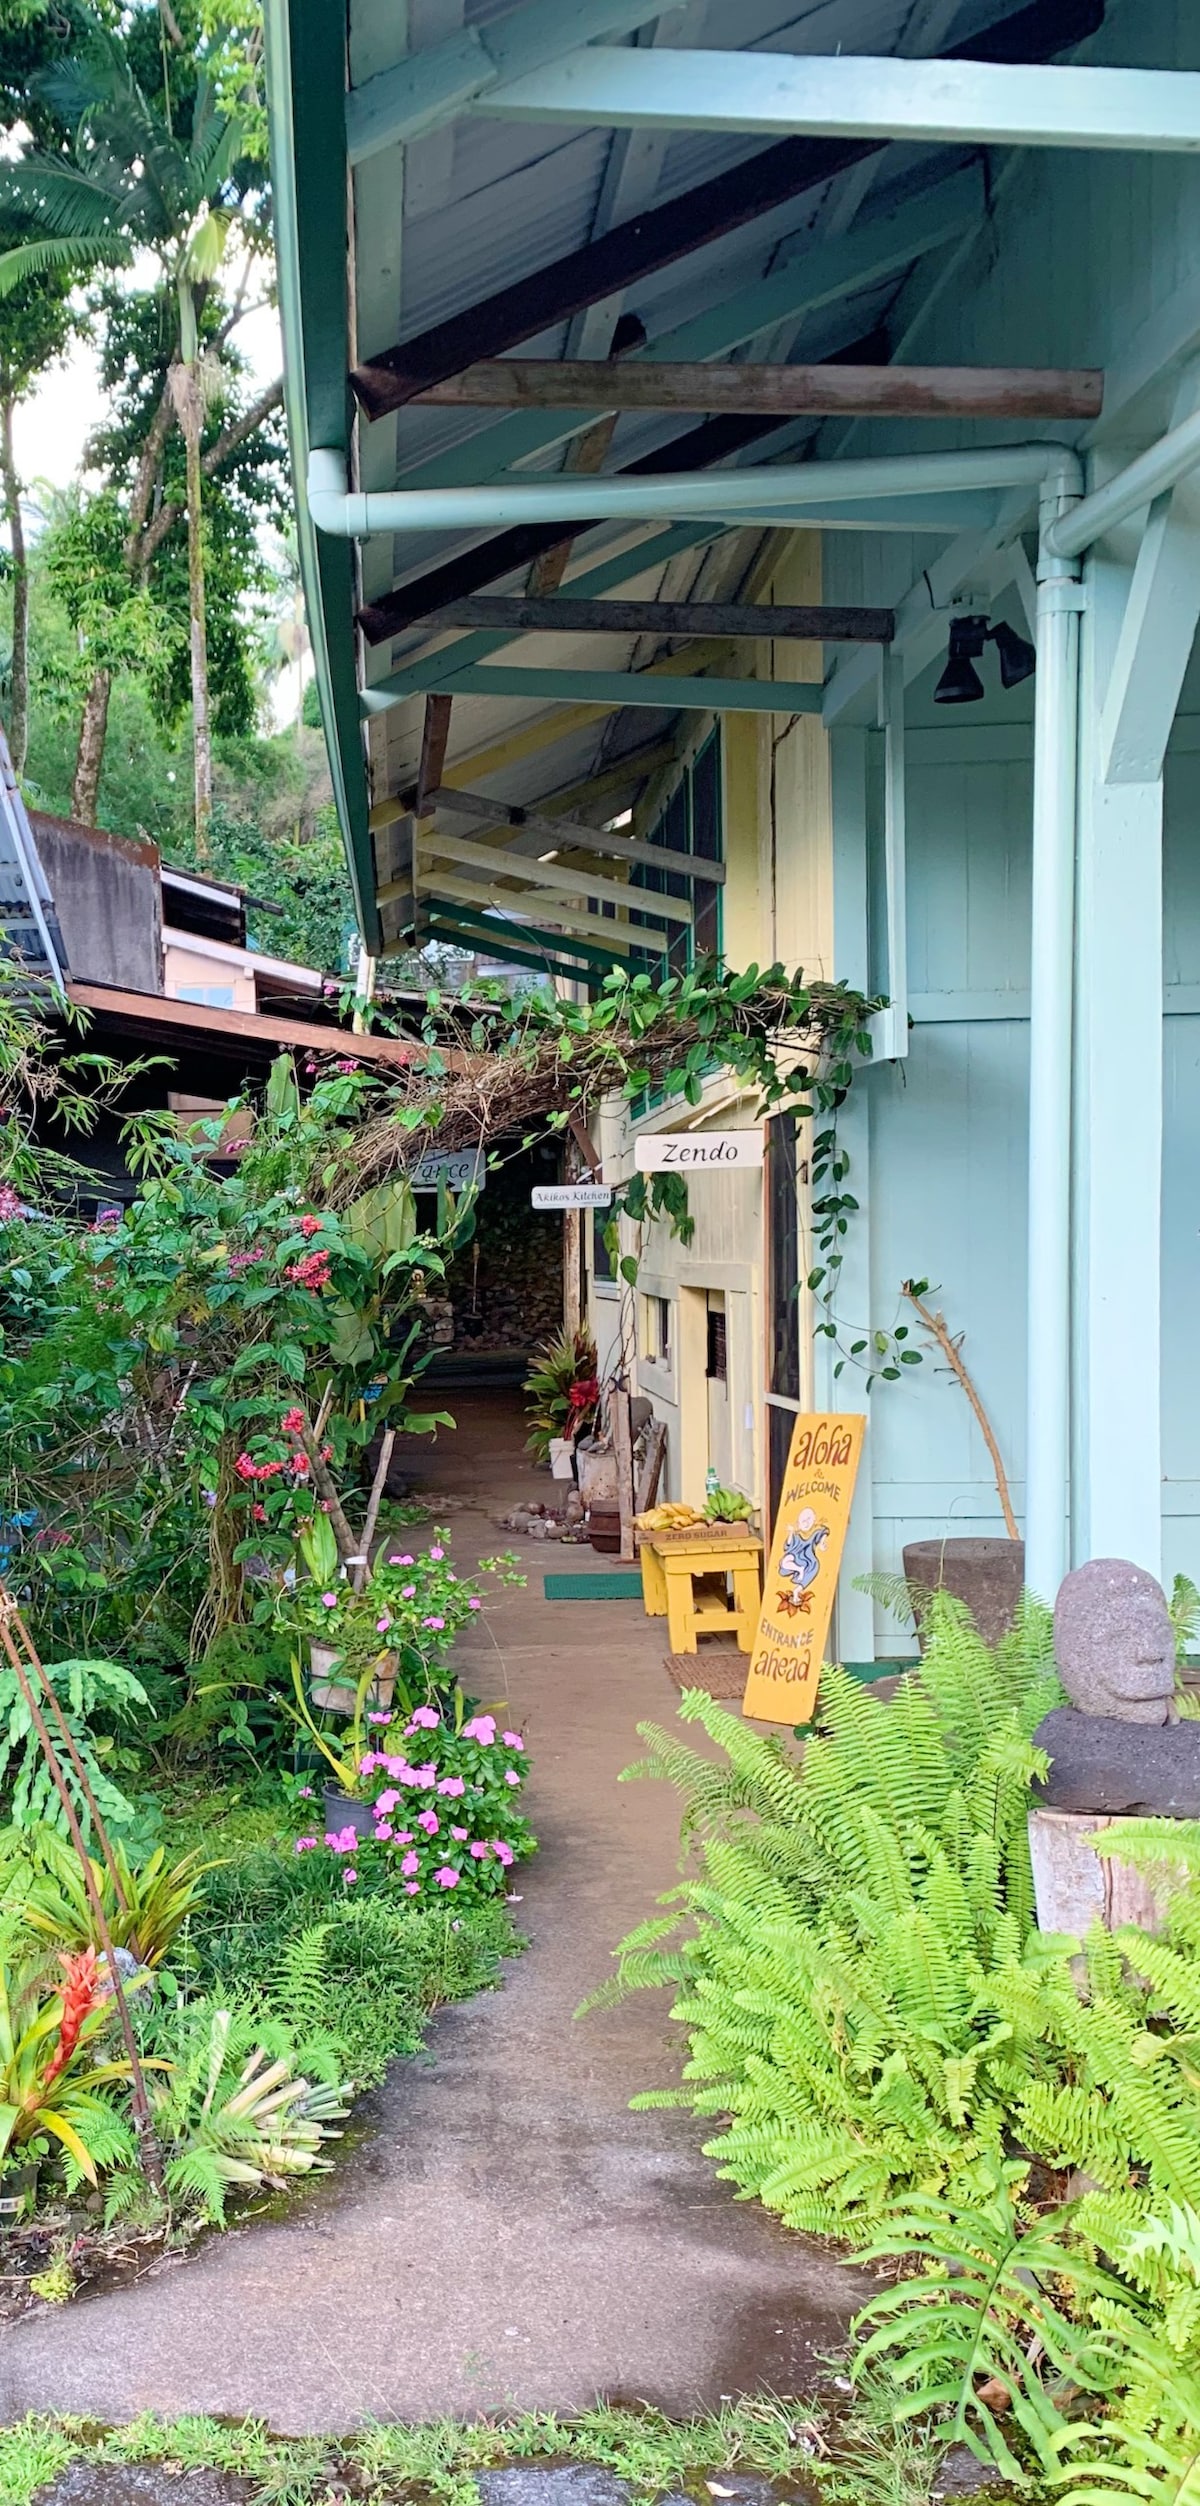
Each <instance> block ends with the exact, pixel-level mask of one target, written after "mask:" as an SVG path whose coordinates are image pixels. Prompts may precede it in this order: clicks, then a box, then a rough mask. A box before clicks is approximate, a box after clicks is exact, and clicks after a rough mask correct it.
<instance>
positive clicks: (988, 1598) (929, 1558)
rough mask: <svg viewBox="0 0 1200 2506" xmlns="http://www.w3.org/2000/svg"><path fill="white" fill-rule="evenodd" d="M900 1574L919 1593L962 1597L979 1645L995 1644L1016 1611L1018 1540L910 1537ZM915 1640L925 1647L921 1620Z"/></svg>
mask: <svg viewBox="0 0 1200 2506" xmlns="http://www.w3.org/2000/svg"><path fill="white" fill-rule="evenodd" d="M904 1573H905V1576H906V1578H907V1580H908V1582H909V1583H910V1584H915V1585H916V1586H918V1588H919V1589H920V1590H921V1591H922V1592H929V1593H934V1592H949V1593H953V1595H954V1598H955V1600H956V1601H965V1602H966V1605H967V1608H968V1609H969V1611H970V1613H971V1616H972V1618H973V1619H974V1621H975V1625H976V1627H977V1628H978V1630H979V1633H980V1635H981V1636H982V1638H983V1641H984V1643H985V1645H998V1644H999V1642H1000V1640H1001V1637H1002V1636H1007V1634H1008V1631H1009V1628H1010V1627H1011V1626H1012V1623H1013V1620H1014V1618H1015V1617H1016V1614H1017V1605H1018V1603H1019V1601H1020V1598H1021V1593H1022V1591H1023V1589H1024V1584H1025V1543H1024V1541H1023V1540H910V1542H909V1544H908V1546H907V1548H906V1549H905V1551H904ZM917 1642H918V1644H919V1645H920V1647H921V1650H922V1652H924V1650H925V1646H924V1638H923V1636H922V1634H921V1623H920V1619H919V1618H918V1621H917Z"/></svg>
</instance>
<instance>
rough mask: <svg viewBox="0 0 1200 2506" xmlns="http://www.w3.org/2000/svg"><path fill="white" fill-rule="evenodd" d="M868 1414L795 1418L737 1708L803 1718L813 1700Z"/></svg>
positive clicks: (765, 1717)
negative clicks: (759, 1610) (755, 1631)
mask: <svg viewBox="0 0 1200 2506" xmlns="http://www.w3.org/2000/svg"><path fill="white" fill-rule="evenodd" d="M866 1424H867V1422H866V1419H865V1418H862V1417H858V1416H850V1417H846V1418H827V1417H825V1416H823V1415H815V1416H810V1415H809V1414H808V1413H807V1412H803V1413H802V1414H801V1416H800V1417H799V1418H798V1419H797V1420H796V1427H795V1433H794V1435H793V1437H792V1449H791V1453H790V1455H789V1457H788V1466H787V1477H786V1479H785V1481H784V1486H783V1495H782V1497H781V1499H780V1503H779V1514H778V1518H777V1520H776V1524H775V1537H774V1539H773V1541H772V1543H771V1564H770V1568H769V1571H768V1574H767V1579H766V1582H765V1584H764V1585H763V1603H762V1615H761V1617H760V1619H759V1622H758V1634H757V1635H756V1637H755V1639H754V1651H753V1653H752V1654H751V1656H750V1671H749V1676H748V1678H747V1680H746V1694H745V1698H744V1700H743V1711H744V1712H745V1713H747V1714H752V1715H754V1716H756V1717H757V1719H758V1720H759V1721H760V1722H764V1723H807V1722H808V1720H809V1718H810V1716H811V1714H812V1710H813V1707H814V1705H815V1704H816V1699H817V1682H818V1680H819V1679H820V1676H821V1665H822V1663H823V1661H824V1659H825V1640H826V1637H827V1636H828V1634H829V1621H830V1618H831V1616H832V1614H833V1596H834V1593H835V1592H836V1590H837V1579H838V1570H839V1568H840V1566H841V1563H842V1551H843V1549H844V1547H845V1545H846V1525H847V1523H848V1522H849V1520H850V1501H851V1498H852V1497H853V1495H854V1482H855V1479H856V1477H857V1474H858V1459H859V1455H860V1453H861V1452H862V1442H863V1433H864V1430H865V1428H866Z"/></svg>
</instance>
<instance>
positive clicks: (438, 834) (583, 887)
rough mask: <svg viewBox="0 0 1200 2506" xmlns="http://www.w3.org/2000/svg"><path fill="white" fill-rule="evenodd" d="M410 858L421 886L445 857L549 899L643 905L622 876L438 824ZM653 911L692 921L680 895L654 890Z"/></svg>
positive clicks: (623, 908)
mask: <svg viewBox="0 0 1200 2506" xmlns="http://www.w3.org/2000/svg"><path fill="white" fill-rule="evenodd" d="M416 858H417V864H418V868H417V872H416V877H417V883H418V885H422V886H429V885H431V884H432V883H433V880H436V878H437V877H439V876H440V867H441V864H442V863H443V862H449V863H451V864H452V865H453V866H454V867H455V868H457V869H462V870H474V871H477V872H479V871H482V872H483V873H484V875H485V876H486V877H488V878H490V879H500V878H503V879H515V880H519V881H520V882H521V885H522V889H523V890H528V891H530V892H531V893H534V892H540V893H541V894H543V895H545V894H546V893H547V892H550V893H551V895H552V896H553V897H554V898H557V897H568V898H579V897H587V898H590V900H591V901H592V902H593V903H594V904H597V905H615V906H616V907H617V909H618V911H620V912H622V913H627V912H628V910H629V906H630V904H631V902H632V903H634V904H636V906H637V908H638V910H639V912H642V911H645V910H646V908H645V907H644V906H643V904H642V894H643V891H642V890H640V889H638V888H631V887H630V886H629V885H628V883H627V882H626V881H625V880H622V879H598V878H595V877H592V876H591V875H589V874H588V873H587V872H585V871H582V870H573V869H570V868H568V867H567V866H566V865H565V864H564V863H562V862H550V861H540V860H537V859H530V858H529V857H528V856H522V855H521V854H519V853H513V852H510V851H509V850H508V848H507V846H503V845H501V846H497V847H496V849H495V850H494V851H493V850H490V849H489V847H488V846H487V845H486V844H474V843H472V842H471V841H470V839H469V838H467V837H463V836H457V835H445V834H443V833H442V831H441V830H440V829H438V828H425V829H423V830H422V832H421V834H420V836H419V837H418V839H417V855H416ZM431 862H432V863H435V864H436V865H437V868H436V870H435V871H434V873H433V880H431V878H430V875H429V871H428V865H429V864H430V863H431ZM647 893H652V892H651V891H647ZM379 901H380V903H381V904H387V903H388V902H389V901H390V897H389V891H388V890H387V889H386V888H381V889H380V892H379ZM510 901H513V902H515V901H517V900H516V899H513V900H510ZM521 901H524V900H523V899H522V900H521ZM653 910H654V913H655V914H656V916H658V917H659V918H660V919H661V920H662V921H663V922H679V923H684V924H690V923H691V922H692V920H693V914H692V908H691V904H690V902H689V901H688V899H687V898H686V897H682V896H660V895H658V894H654V896H653Z"/></svg>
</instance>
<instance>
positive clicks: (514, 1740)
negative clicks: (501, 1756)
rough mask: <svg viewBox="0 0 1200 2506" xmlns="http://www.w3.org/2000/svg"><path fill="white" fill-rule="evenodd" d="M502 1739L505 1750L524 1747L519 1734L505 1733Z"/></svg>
mask: <svg viewBox="0 0 1200 2506" xmlns="http://www.w3.org/2000/svg"><path fill="white" fill-rule="evenodd" d="M503 1739H504V1746H505V1748H506V1749H523V1748H524V1746H525V1743H524V1741H523V1740H522V1738H521V1735H520V1733H519V1732H505V1733H504V1735H503Z"/></svg>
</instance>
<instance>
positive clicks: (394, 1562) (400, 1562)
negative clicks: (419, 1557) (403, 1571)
mask: <svg viewBox="0 0 1200 2506" xmlns="http://www.w3.org/2000/svg"><path fill="white" fill-rule="evenodd" d="M416 1562H417V1561H416V1559H415V1558H414V1557H403V1558H400V1557H396V1558H389V1559H388V1565H389V1566H415V1565H416Z"/></svg>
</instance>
